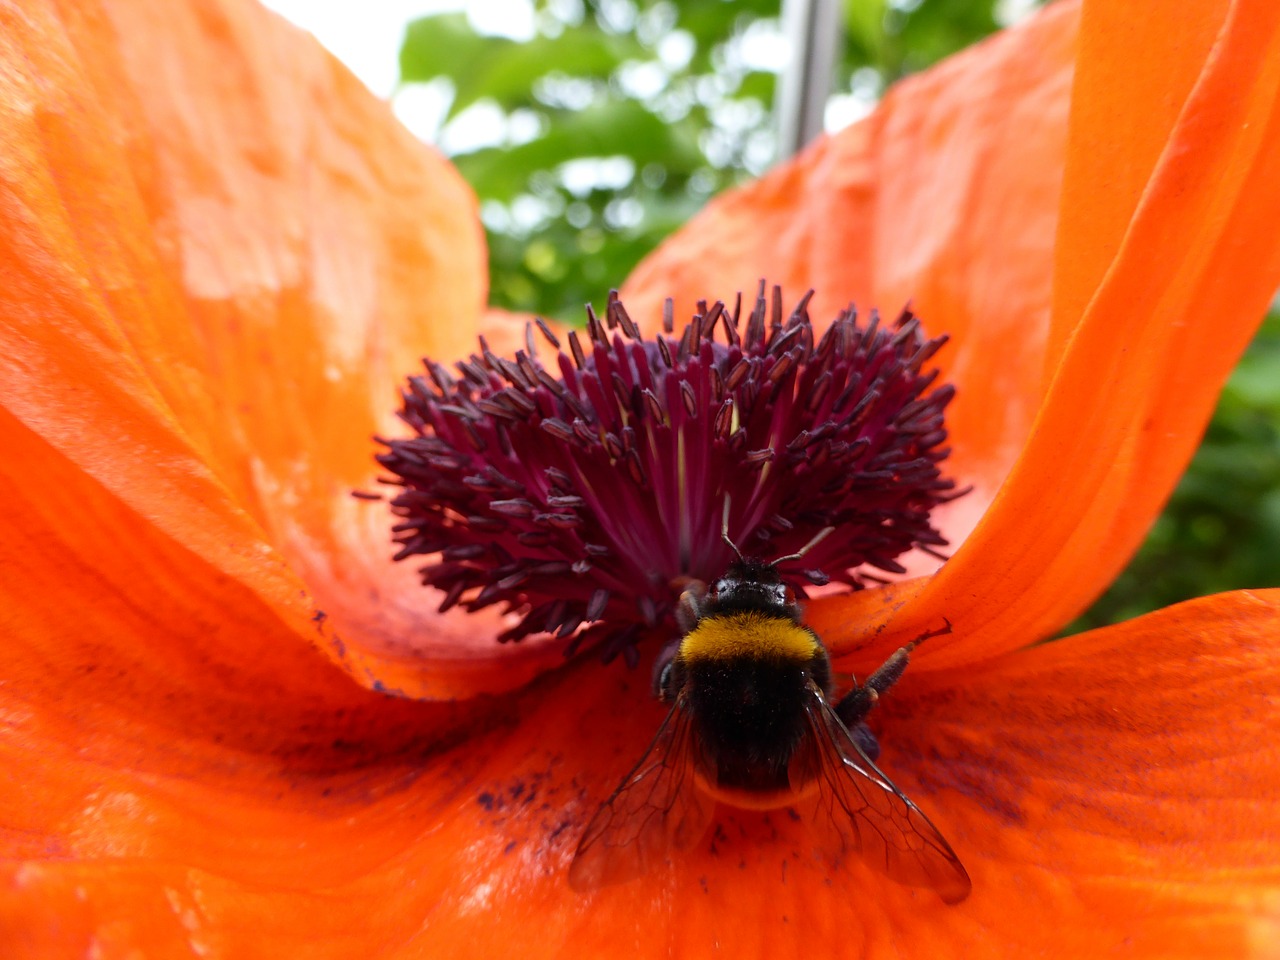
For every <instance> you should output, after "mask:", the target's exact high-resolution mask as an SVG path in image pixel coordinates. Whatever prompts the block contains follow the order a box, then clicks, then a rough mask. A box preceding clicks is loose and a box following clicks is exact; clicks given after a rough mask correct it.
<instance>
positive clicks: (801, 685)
mask: <svg viewBox="0 0 1280 960" xmlns="http://www.w3.org/2000/svg"><path fill="white" fill-rule="evenodd" d="M807 682H808V668H807V666H806V665H805V664H802V663H799V662H797V661H795V660H777V659H774V658H768V657H766V658H748V657H743V658H729V659H718V660H706V661H703V662H701V663H696V664H693V665H691V666H690V668H689V686H688V689H689V698H690V708H691V709H692V711H693V715H694V718H695V719H694V722H695V723H696V724H697V730H698V735H699V740H700V742H701V747H702V751H701V753H702V768H703V769H702V774H703V776H704V777H705V778H706V779H707V780H708V782H710V783H711V784H714V785H715V786H717V787H720V788H726V789H730V790H741V791H748V792H773V791H778V790H782V789H785V788H786V787H787V785H788V781H787V766H788V764H789V763H790V761H791V757H792V754H794V752H795V749H796V747H797V745H798V744H799V743H800V740H801V738H802V737H803V736H804V734H805V713H804V698H805V697H806V696H807V695H808V694H807V689H806V684H807Z"/></svg>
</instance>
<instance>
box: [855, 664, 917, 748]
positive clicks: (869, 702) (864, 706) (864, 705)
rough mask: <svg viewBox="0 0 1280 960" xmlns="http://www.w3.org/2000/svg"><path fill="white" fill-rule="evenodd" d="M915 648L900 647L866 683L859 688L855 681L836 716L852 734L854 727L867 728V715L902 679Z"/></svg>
mask: <svg viewBox="0 0 1280 960" xmlns="http://www.w3.org/2000/svg"><path fill="white" fill-rule="evenodd" d="M914 646H915V644H914V643H909V644H907V645H906V646H905V647H899V648H898V649H897V650H895V651H894V652H893V654H892V655H891V656H890V657H889V659H888V660H886V661H885V662H884V663H882V664H880V666H879V668H878V669H877V670H876V672H875V673H873V674H871V676H869V677H867V682H866V683H864V684H862V686H858V685H857V681H856V680H855V681H854V687H853V689H852V690H850V691H849V692H848V693H846V694H845V695H844V697H843V698H841V700H840V702H839V703H837V704H836V715H837V716H838V717H839V718H840V719H841V720H843V721H844V725H845V726H846V727H848V728H849V732H850V733H852V732H853V728H854V727H857V726H865V724H863V722H862V721H863V720H865V719H866V717H867V714H869V713H870V712H871V708H872V707H874V706H875V705H876V703H877V702H878V701H879V699H880V694H882V693H884V692H885V691H886V690H888V689H889V688H890V687H892V686H893V685H894V684H895V683H897V682H898V680H899V679H900V678H901V677H902V674H903V672H904V671H905V670H906V669H907V663H908V661H909V659H910V656H911V650H912V648H913V647H914ZM868 733H870V731H868ZM859 746H861V744H859Z"/></svg>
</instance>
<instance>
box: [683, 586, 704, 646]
mask: <svg viewBox="0 0 1280 960" xmlns="http://www.w3.org/2000/svg"><path fill="white" fill-rule="evenodd" d="M706 599H707V585H706V584H705V583H703V582H702V581H701V580H688V581H685V583H684V590H683V591H681V593H680V600H679V602H677V603H676V626H678V627H679V628H680V632H681V633H682V634H686V633H690V632H692V630H693V628H694V626H696V625H697V623H698V621H699V620H701V619H702V613H703V608H704V606H705V601H706Z"/></svg>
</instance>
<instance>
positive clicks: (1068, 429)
mask: <svg viewBox="0 0 1280 960" xmlns="http://www.w3.org/2000/svg"><path fill="white" fill-rule="evenodd" d="M1190 6H1191V7H1197V8H1200V7H1205V8H1208V9H1209V10H1216V11H1219V13H1222V12H1224V10H1223V7H1224V5H1222V4H1219V3H1216V2H1214V3H1206V4H1199V5H1197V4H1192V5H1190ZM1097 8H1098V9H1097V10H1096V11H1095V10H1094V9H1093V8H1090V10H1089V14H1088V16H1086V18H1085V21H1084V30H1085V34H1084V35H1083V38H1082V56H1088V55H1092V56H1093V58H1094V59H1092V60H1090V61H1089V64H1088V69H1086V70H1084V72H1083V73H1082V74H1081V75H1080V80H1079V85H1078V86H1077V88H1076V93H1075V96H1076V99H1077V101H1078V102H1081V103H1084V104H1086V105H1085V106H1083V107H1081V109H1080V110H1079V112H1078V113H1076V114H1074V115H1073V127H1072V134H1071V140H1070V144H1069V150H1068V159H1069V162H1074V163H1075V164H1076V165H1075V166H1071V165H1069V167H1068V171H1069V173H1070V172H1072V171H1075V172H1076V175H1075V176H1074V177H1072V178H1069V179H1068V181H1067V191H1068V192H1067V193H1065V194H1064V197H1063V206H1064V208H1068V207H1070V206H1071V205H1072V204H1073V203H1074V202H1075V200H1074V198H1075V195H1076V193H1080V194H1082V195H1091V194H1093V193H1096V192H1101V193H1109V190H1108V189H1100V188H1099V184H1098V182H1097V169H1096V167H1095V166H1094V161H1092V160H1090V159H1084V160H1079V161H1076V158H1077V157H1080V156H1081V155H1082V154H1085V155H1087V154H1089V153H1091V152H1092V151H1093V150H1094V149H1095V145H1096V144H1097V143H1098V142H1099V141H1101V140H1105V139H1106V137H1107V133H1106V131H1107V129H1118V130H1122V131H1126V132H1128V131H1132V132H1133V136H1134V141H1135V142H1134V144H1133V145H1131V146H1130V147H1129V148H1115V147H1112V148H1109V149H1108V151H1106V155H1108V156H1109V155H1111V154H1112V153H1113V152H1116V151H1119V152H1120V153H1126V151H1127V153H1126V156H1127V164H1126V163H1119V162H1117V165H1118V166H1120V167H1121V168H1122V169H1123V168H1125V167H1126V165H1127V166H1128V167H1135V166H1136V167H1139V168H1140V167H1141V166H1142V163H1143V162H1144V160H1148V159H1149V160H1150V161H1151V162H1154V163H1155V167H1154V170H1153V172H1152V173H1151V175H1150V177H1149V178H1148V179H1146V180H1145V182H1144V183H1141V184H1138V181H1139V180H1142V179H1143V178H1142V177H1141V176H1135V175H1133V174H1132V173H1129V172H1125V173H1122V175H1121V177H1120V179H1121V183H1120V186H1119V187H1118V189H1117V192H1116V195H1115V196H1114V197H1110V198H1109V199H1106V200H1094V201H1092V202H1090V203H1088V207H1089V209H1092V210H1097V211H1099V215H1098V218H1097V219H1098V224H1099V226H1098V234H1097V235H1094V234H1093V233H1092V232H1091V231H1092V230H1093V220H1092V219H1090V220H1088V221H1087V222H1083V223H1082V222H1081V221H1080V220H1079V219H1078V218H1077V219H1072V220H1068V221H1067V222H1066V223H1064V227H1063V232H1062V234H1061V235H1060V243H1059V250H1058V261H1057V262H1058V265H1059V267H1060V268H1061V271H1060V275H1061V277H1062V280H1061V283H1060V284H1059V287H1058V291H1059V299H1058V303H1057V304H1056V306H1057V308H1058V313H1057V319H1056V321H1055V340H1057V341H1060V342H1061V343H1062V350H1061V354H1060V356H1059V358H1058V360H1057V368H1056V370H1055V371H1054V373H1053V378H1052V382H1051V384H1050V386H1049V390H1048V393H1047V394H1046V397H1045V403H1044V406H1043V408H1042V410H1041V412H1040V416H1039V417H1038V419H1037V421H1036V425H1035V429H1034V430H1033V431H1032V435H1031V437H1030V438H1029V440H1028V443H1027V447H1026V449H1025V451H1024V453H1023V455H1022V457H1021V458H1020V460H1019V461H1018V464H1017V465H1016V466H1015V468H1014V470H1013V472H1012V473H1011V474H1010V476H1009V479H1008V481H1007V483H1006V484H1005V486H1004V488H1003V489H1002V490H1001V493H1000V495H999V497H997V499H996V500H995V502H994V503H993V504H992V506H991V509H990V510H989V511H988V512H987V514H986V515H985V516H984V517H983V520H982V522H981V524H980V525H979V526H978V528H977V529H976V530H975V531H974V533H973V535H972V536H971V537H970V538H969V540H968V541H966V543H965V544H964V546H963V547H962V548H961V550H959V551H958V552H957V554H956V555H955V557H954V558H953V559H952V560H951V562H950V563H948V564H947V565H946V566H945V567H944V568H943V569H942V570H941V571H940V572H939V573H938V575H937V576H936V577H935V578H934V579H933V582H931V583H930V584H929V586H928V587H927V588H926V589H925V590H924V591H923V592H922V593H921V595H920V597H919V599H918V602H917V604H916V605H915V606H914V607H912V606H908V607H907V608H905V609H904V610H903V611H902V617H901V619H900V621H899V622H897V623H896V624H895V626H897V627H898V628H899V629H901V630H902V631H904V632H906V633H910V631H912V630H920V629H924V625H925V624H927V623H928V622H929V621H930V620H931V619H936V617H937V615H938V612H939V611H941V612H943V613H945V614H946V615H947V616H948V617H950V618H952V619H953V620H954V621H955V623H956V624H957V628H958V629H957V636H956V640H955V642H953V643H950V644H945V643H939V647H938V652H937V655H936V657H934V658H933V659H931V660H930V667H931V668H934V667H937V668H940V667H943V666H948V665H958V664H960V663H966V662H972V661H973V660H974V659H978V658H981V657H984V656H991V655H995V654H997V653H1000V652H1002V651H1005V650H1010V649H1016V648H1017V647H1019V646H1022V645H1024V644H1025V643H1027V642H1028V641H1031V640H1035V639H1038V638H1040V637H1044V636H1046V635H1048V634H1050V633H1052V632H1053V631H1054V630H1056V629H1057V628H1058V627H1060V626H1061V625H1062V624H1063V623H1065V622H1066V621H1068V620H1069V619H1070V618H1071V617H1073V616H1075V615H1076V614H1077V613H1078V612H1079V611H1080V610H1082V609H1083V608H1084V607H1085V606H1087V605H1088V603H1089V602H1091V601H1092V599H1093V598H1094V597H1095V596H1096V595H1097V594H1098V593H1100V592H1101V591H1102V589H1103V588H1104V587H1105V586H1106V585H1107V584H1108V583H1110V582H1111V580H1112V579H1114V577H1115V576H1116V575H1117V574H1118V573H1119V571H1120V570H1121V569H1123V567H1124V565H1125V563H1127V562H1128V560H1129V558H1130V556H1132V554H1133V552H1134V551H1135V550H1136V549H1137V548H1138V546H1139V545H1140V544H1141V541H1142V538H1143V537H1144V536H1145V534H1146V531H1147V528H1148V527H1149V526H1150V524H1151V522H1152V521H1153V520H1154V519H1155V517H1156V516H1157V515H1158V513H1159V511H1160V510H1161V509H1162V508H1163V505H1164V501H1165V499H1166V497H1167V496H1168V495H1169V493H1170V492H1171V491H1172V489H1173V486H1174V484H1175V483H1176V482H1177V480H1178V478H1179V477H1180V476H1181V474H1182V472H1183V470H1184V469H1185V468H1186V464H1187V462H1188V461H1189V460H1190V458H1191V456H1192V454H1193V453H1194V452H1195V449H1196V447H1197V446H1198V444H1199V440H1200V435H1201V432H1202V431H1203V429H1204V426H1205V424H1206V423H1207V422H1208V418H1209V416H1210V415H1211V413H1212V411H1213V406H1214V403H1215V402H1216V400H1217V395H1218V392H1219V391H1220V390H1221V387H1222V384H1223V383H1224V382H1225V380H1226V378H1227V376H1228V375H1229V373H1230V371H1231V368H1232V366H1233V365H1234V364H1235V362H1236V360H1237V359H1238V358H1239V355H1240V354H1241V352H1242V351H1243V350H1244V348H1245V346H1246V345H1247V343H1248V341H1249V338H1250V337H1251V336H1252V334H1253V331H1254V330H1255V329H1256V328H1257V325H1258V323H1259V322H1260V321H1261V319H1262V317H1263V316H1264V314H1265V312H1266V308H1267V304H1268V303H1269V302H1270V301H1271V298H1272V296H1273V295H1274V293H1275V290H1276V287H1277V285H1280V245H1277V244H1276V242H1275V223H1276V221H1277V220H1278V219H1280V7H1277V6H1275V5H1274V4H1248V3H1238V4H1231V5H1229V7H1227V8H1226V9H1225V21H1222V26H1221V31H1220V32H1219V33H1218V34H1217V35H1216V37H1214V39H1213V42H1212V44H1210V43H1209V42H1208V41H1207V40H1206V39H1205V38H1204V37H1199V38H1196V39H1188V34H1187V30H1188V24H1190V25H1193V26H1194V25H1197V24H1198V25H1200V26H1201V27H1205V26H1206V25H1207V29H1209V30H1210V31H1212V30H1213V29H1214V26H1215V22H1214V18H1213V17H1212V16H1208V15H1207V14H1204V13H1200V14H1196V15H1194V16H1193V15H1192V14H1191V13H1188V16H1189V17H1190V20H1189V21H1185V20H1183V19H1182V18H1181V16H1180V17H1179V18H1178V21H1177V24H1176V26H1175V25H1174V24H1173V23H1167V22H1165V21H1164V19H1163V18H1161V17H1159V16H1157V15H1155V14H1154V11H1153V14H1152V16H1150V17H1147V18H1145V20H1146V22H1148V23H1150V24H1152V29H1151V31H1150V32H1151V34H1152V36H1153V38H1154V39H1153V41H1152V43H1151V45H1150V47H1147V46H1145V45H1138V50H1139V51H1140V53H1139V52H1137V51H1134V50H1131V49H1129V48H1128V47H1126V46H1125V45H1123V44H1119V43H1117V42H1115V41H1114V40H1100V41H1094V40H1093V39H1092V33H1093V32H1099V31H1101V32H1107V31H1119V32H1123V24H1124V23H1126V22H1127V20H1125V19H1124V18H1120V16H1119V11H1120V9H1121V8H1120V6H1119V5H1115V4H1106V3H1101V4H1098V5H1097ZM1123 9H1124V10H1125V16H1126V17H1128V16H1132V15H1133V14H1132V11H1131V9H1130V8H1129V7H1128V6H1127V5H1125V6H1124V8H1123ZM1181 9H1182V8H1180V10H1181ZM1188 10H1190V8H1188ZM1157 24H1158V25H1159V26H1158V27H1157V26H1156V25H1157ZM1166 72H1171V74H1172V76H1173V77H1174V78H1175V80H1177V81H1180V82H1184V83H1191V82H1192V81H1194V83H1193V84H1192V86H1191V89H1190V94H1189V96H1187V98H1186V99H1185V102H1184V103H1182V104H1181V105H1180V108H1179V107H1174V108H1172V109H1171V108H1170V107H1168V106H1165V107H1164V108H1163V109H1159V110H1153V111H1151V112H1150V113H1148V112H1146V111H1145V110H1144V109H1143V107H1142V106H1141V103H1142V100H1143V93H1144V91H1145V92H1147V93H1148V94H1149V91H1150V90H1151V89H1153V88H1156V89H1163V87H1161V86H1160V78H1163V77H1164V76H1165V74H1166ZM1126 88H1132V92H1131V93H1130V94H1126V93H1125V89H1126ZM1104 89H1105V90H1106V91H1107V92H1106V93H1105V94H1104V93H1103V92H1102V91H1103V90H1104ZM1178 93H1179V92H1178V91H1177V90H1176V89H1174V90H1172V91H1170V93H1169V95H1170V96H1172V97H1173V98H1174V100H1175V102H1176V101H1177V100H1180V99H1181V97H1180V96H1179V95H1178ZM1126 98H1127V99H1126ZM1095 99H1096V100H1097V101H1098V102H1100V103H1101V104H1102V106H1100V107H1095V106H1093V103H1094V101H1095ZM1147 99H1150V96H1149V95H1148V97H1147ZM1174 112H1176V114H1177V115H1176V119H1175V118H1174V117H1173V113H1174ZM1170 122H1172V123H1173V126H1172V129H1171V130H1169V132H1168V133H1167V134H1166V133H1164V130H1165V129H1167V124H1168V123H1170ZM1108 124H1115V125H1116V126H1115V127H1114V128H1111V127H1108ZM1117 139H1120V140H1123V139H1125V138H1124V137H1119V138H1117ZM1155 141H1161V142H1163V144H1164V146H1163V152H1162V153H1161V154H1160V156H1159V158H1158V160H1155V159H1154V158H1150V157H1149V156H1148V155H1149V154H1151V153H1152V151H1153V150H1154V147H1153V145H1152V144H1153V142H1155ZM1139 186H1140V189H1138V187H1139ZM1126 205H1135V206H1136V208H1135V209H1134V211H1133V213H1132V215H1131V218H1130V219H1129V220H1128V222H1127V227H1126V228H1125V229H1124V232H1123V235H1122V236H1121V235H1120V233H1119V228H1118V227H1117V226H1116V223H1117V221H1118V220H1119V219H1122V218H1123V217H1124V216H1125V215H1124V207H1125V206H1126ZM1103 208H1106V209H1105V210H1104V209H1103ZM1117 208H1118V210H1117ZM1095 243H1096V244H1098V245H1101V246H1103V247H1110V248H1112V249H1114V250H1115V254H1114V256H1113V257H1112V258H1111V260H1110V263H1109V265H1108V266H1107V268H1106V272H1105V275H1104V276H1103V277H1102V278H1101V282H1100V285H1099V286H1098V287H1097V289H1096V292H1094V293H1092V294H1091V295H1085V296H1081V295H1080V294H1079V292H1078V291H1075V290H1072V289H1071V287H1070V285H1071V284H1072V283H1085V284H1088V283H1092V282H1096V278H1095V277H1094V273H1096V270H1097V269H1098V268H1097V266H1096V264H1095V258H1096V254H1093V253H1090V254H1089V255H1087V256H1086V255H1084V254H1081V253H1080V251H1082V250H1084V249H1085V248H1088V247H1090V245H1091V244H1095ZM1077 257H1080V263H1078V264H1077V263H1075V258H1077ZM1090 264H1094V265H1093V266H1090ZM1085 301H1087V302H1088V306H1087V309H1086V310H1085V312H1084V315H1083V316H1082V317H1080V318H1079V320H1078V321H1073V319H1072V317H1070V316H1069V315H1066V314H1064V313H1063V311H1068V310H1071V309H1075V307H1076V305H1077V304H1079V303H1082V302H1085ZM1073 323H1074V329H1071V330H1070V332H1069V333H1068V332H1066V329H1067V328H1069V327H1071V326H1072V324H1073Z"/></svg>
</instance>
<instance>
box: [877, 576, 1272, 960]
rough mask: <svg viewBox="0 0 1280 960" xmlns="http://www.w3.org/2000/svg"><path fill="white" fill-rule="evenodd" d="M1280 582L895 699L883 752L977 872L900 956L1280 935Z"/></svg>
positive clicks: (1144, 948) (1251, 948)
mask: <svg viewBox="0 0 1280 960" xmlns="http://www.w3.org/2000/svg"><path fill="white" fill-rule="evenodd" d="M1277 636H1280V590H1266V591H1252V592H1251V591H1241V592H1238V593H1230V594H1220V595H1218V596H1213V597H1205V598H1201V599H1199V600H1194V601H1191V602H1188V603H1185V604H1180V605H1178V606H1174V607H1169V608H1167V609H1165V610H1161V611H1158V612H1157V613H1155V614H1151V615H1149V616H1146V617H1142V618H1140V619H1138V620H1134V621H1130V622H1127V623H1124V624H1120V625H1119V626H1115V627H1110V628H1107V629H1105V630H1099V631H1094V632H1092V633H1088V634H1082V635H1079V636H1074V637H1069V638H1067V639H1065V640H1060V641H1057V642H1055V643H1051V644H1044V645H1040V646H1037V647H1033V648H1031V649H1027V650H1020V651H1016V652H1014V653H1011V654H1008V655H1006V656H1004V657H1002V658H999V659H996V660H994V661H990V662H987V663H984V664H982V665H979V666H976V667H971V668H967V669H965V670H963V671H958V670H940V671H938V672H936V673H932V672H931V673H928V674H919V675H916V676H912V674H911V673H910V671H908V673H907V675H906V677H904V679H903V680H902V682H901V684H900V686H899V688H895V690H894V691H892V692H891V693H890V694H889V695H887V696H886V697H885V698H884V700H883V701H882V704H881V706H882V708H883V709H882V711H881V713H882V715H881V716H880V717H878V718H877V720H876V722H877V724H878V726H879V728H880V729H881V730H882V734H881V736H882V745H883V747H884V753H883V754H882V756H881V766H882V767H883V768H884V769H885V770H886V771H887V772H889V774H890V775H891V776H893V777H894V778H895V780H896V782H897V783H898V784H899V785H900V786H901V787H903V788H904V789H905V790H906V791H907V793H908V794H910V795H912V796H914V797H915V798H916V800H917V801H918V802H920V804H921V805H922V806H925V807H926V808H927V809H929V810H931V811H935V812H936V817H935V819H936V820H937V822H938V824H939V826H940V827H942V828H943V830H944V832H945V833H946V835H947V837H948V839H949V840H950V841H951V843H952V845H953V846H954V847H955V849H956V850H957V851H958V852H959V854H960V855H961V857H962V858H963V860H964V862H965V864H966V866H967V867H968V869H969V872H970V874H971V875H972V878H973V885H974V890H973V895H972V897H971V899H970V900H969V901H966V902H965V903H964V904H962V905H961V906H960V907H959V908H957V910H956V918H955V923H956V928H954V929H953V931H952V935H953V936H952V939H953V940H954V941H955V946H953V947H951V948H950V949H949V950H948V948H947V947H946V945H945V944H944V943H943V942H942V940H943V938H941V937H936V936H935V935H932V934H931V933H930V932H929V931H928V929H926V928H922V927H920V926H919V925H908V923H907V921H908V920H909V919H910V918H909V917H908V916H906V915H904V916H903V917H902V918H901V919H902V922H903V925H904V926H907V927H908V933H907V934H906V936H905V937H903V938H902V940H901V946H902V950H901V953H902V954H903V955H905V956H931V955H945V954H947V953H948V952H955V953H956V954H957V955H967V954H966V952H965V950H964V946H965V945H974V946H979V947H980V945H987V946H989V947H990V948H991V950H990V952H992V953H995V954H997V955H1001V956H1038V955H1046V956H1061V957H1080V956H1106V955H1110V954H1123V955H1125V956H1139V957H1196V958H1200V957H1224V958H1225V957H1258V956H1275V951H1276V948H1277V946H1280V805H1277V804H1276V803H1275V801H1274V798H1275V796H1276V794H1277V791H1280V766H1278V765H1277V762H1276V761H1277V754H1276V743H1277V742H1278V741H1280V712H1277V710H1276V697H1277V691H1280V647H1278V646H1277V644H1276V642H1275V641H1276V637H1277Z"/></svg>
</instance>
